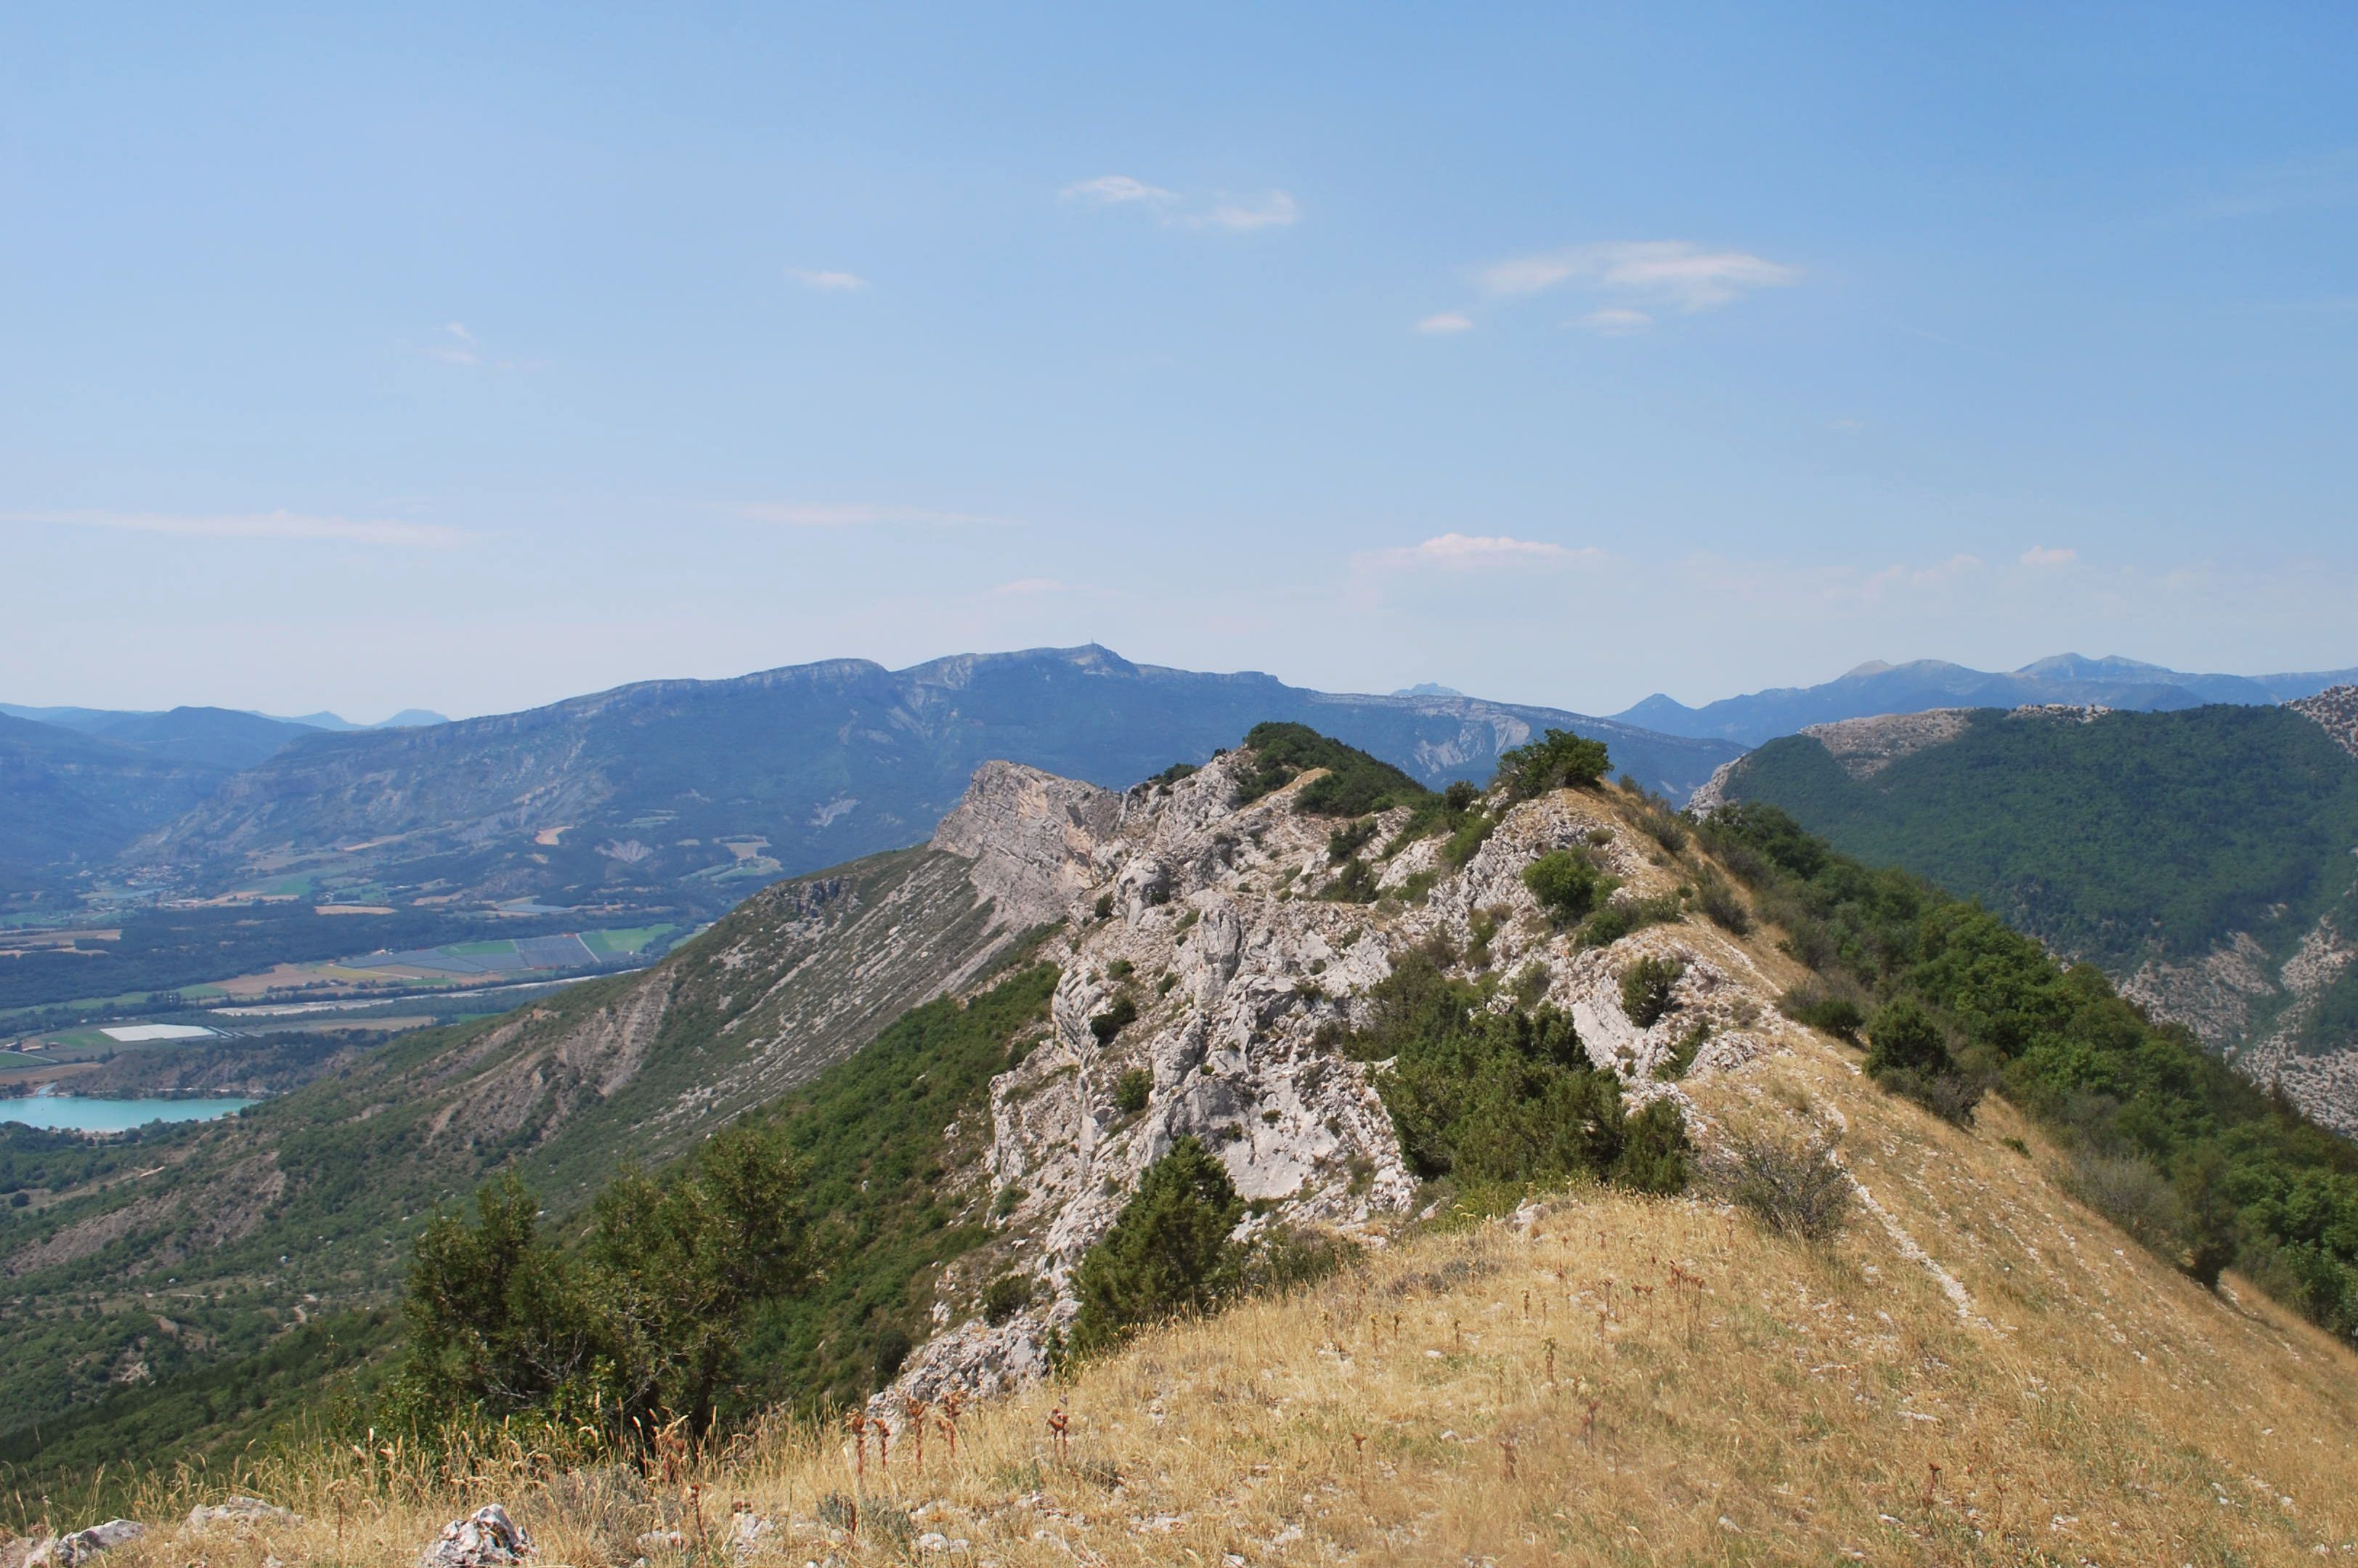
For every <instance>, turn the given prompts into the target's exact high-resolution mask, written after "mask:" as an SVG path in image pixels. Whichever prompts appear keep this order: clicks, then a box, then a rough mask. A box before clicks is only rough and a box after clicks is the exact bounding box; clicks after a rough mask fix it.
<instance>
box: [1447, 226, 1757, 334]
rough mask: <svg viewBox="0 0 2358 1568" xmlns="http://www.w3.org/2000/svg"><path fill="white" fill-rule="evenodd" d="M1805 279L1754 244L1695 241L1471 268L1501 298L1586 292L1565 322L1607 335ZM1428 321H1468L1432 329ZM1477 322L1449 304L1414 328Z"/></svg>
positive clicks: (1579, 251)
mask: <svg viewBox="0 0 2358 1568" xmlns="http://www.w3.org/2000/svg"><path fill="white" fill-rule="evenodd" d="M1473 280H1474V286H1475V287H1476V288H1477V289H1479V290H1480V291H1481V293H1482V294H1483V295H1484V296H1485V297H1487V298H1488V299H1490V300H1491V301H1493V302H1495V303H1498V304H1501V305H1503V304H1507V303H1510V302H1512V301H1515V300H1519V299H1528V298H1530V297H1533V296H1535V295H1541V294H1546V293H1549V292H1551V291H1552V290H1555V289H1570V290H1573V291H1574V292H1576V293H1581V294H1585V295H1587V296H1589V297H1590V298H1591V300H1592V301H1593V302H1594V304H1593V308H1590V309H1587V310H1585V311H1583V312H1582V313H1581V314H1579V315H1577V316H1574V317H1573V318H1572V319H1570V320H1569V321H1567V322H1565V323H1564V324H1565V325H1566V326H1569V327H1577V328H1579V329H1581V330H1583V331H1587V332H1594V333H1595V334H1597V335H1598V336H1600V337H1606V338H1626V337H1630V336H1632V335H1634V334H1636V333H1639V332H1645V331H1650V330H1652V328H1653V326H1654V322H1655V319H1656V318H1657V316H1659V315H1660V313H1662V312H1664V311H1675V312H1677V313H1679V314H1681V315H1693V314H1694V313H1696V312H1698V311H1704V310H1716V309H1718V308H1720V307H1721V306H1724V305H1728V304H1732V303H1733V302H1735V301H1736V300H1737V299H1740V298H1742V297H1744V296H1745V295H1747V294H1748V293H1751V292H1752V291H1753V290H1755V289H1761V288H1782V287H1789V286H1790V285H1792V284H1795V283H1798V282H1800V281H1801V269H1800V268H1799V267H1795V266H1789V265H1785V264H1784V263H1782V262H1773V261H1770V260H1768V258H1767V257H1765V256H1758V255H1755V254H1752V253H1751V252H1749V251H1730V250H1709V249H1706V248H1705V247H1704V246H1702V245H1698V244H1696V243H1693V241H1690V240H1615V241H1611V242H1608V243H1602V244H1589V245H1572V246H1568V247H1567V248H1565V249H1563V250H1558V251H1541V252H1538V253H1535V254H1531V255H1523V256H1509V257H1506V258H1505V259H1504V260H1501V261H1494V262H1488V263H1485V264H1484V265H1480V266H1477V267H1476V268H1474V269H1473ZM1427 322H1455V323H1463V325H1457V326H1444V327H1436V328H1428V327H1427V325H1426V323H1427ZM1473 324H1474V313H1473V312H1472V311H1471V310H1444V311H1442V312H1440V313H1439V314H1437V315H1433V316H1428V317H1426V318H1425V319H1424V321H1420V322H1419V323H1417V330H1419V331H1426V330H1440V331H1463V330H1465V329H1466V327H1470V326H1472V325H1473Z"/></svg>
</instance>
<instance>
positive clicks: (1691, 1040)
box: [1654, 1022, 1711, 1084]
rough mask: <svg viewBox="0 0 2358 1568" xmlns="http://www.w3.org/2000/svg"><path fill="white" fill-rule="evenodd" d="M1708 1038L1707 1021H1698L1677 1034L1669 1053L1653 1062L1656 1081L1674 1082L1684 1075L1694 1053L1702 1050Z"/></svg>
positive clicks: (1692, 1060) (1708, 1028)
mask: <svg viewBox="0 0 2358 1568" xmlns="http://www.w3.org/2000/svg"><path fill="white" fill-rule="evenodd" d="M1710 1038H1711V1025H1710V1024H1709V1023H1704V1022H1698V1023H1696V1024H1694V1025H1693V1027H1691V1028H1689V1029H1688V1030H1687V1032H1686V1033H1684V1034H1682V1035H1680V1036H1679V1038H1678V1043H1677V1044H1674V1045H1672V1046H1671V1054H1669V1055H1667V1056H1665V1057H1663V1058H1662V1059H1661V1060H1660V1061H1659V1062H1657V1063H1655V1064H1654V1077H1655V1079H1656V1081H1658V1082H1660V1083H1665V1084H1674V1083H1677V1082H1678V1081H1679V1080H1680V1079H1681V1078H1683V1077H1685V1076H1687V1073H1688V1071H1689V1069H1691V1068H1693V1065H1694V1059H1695V1056H1696V1054H1698V1053H1699V1052H1701V1051H1702V1050H1703V1048H1704V1043H1705V1042H1707V1041H1708V1040H1710Z"/></svg>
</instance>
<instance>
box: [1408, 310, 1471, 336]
mask: <svg viewBox="0 0 2358 1568" xmlns="http://www.w3.org/2000/svg"><path fill="white" fill-rule="evenodd" d="M1473 325H1474V318H1473V317H1471V316H1468V315H1466V313H1465V312H1464V311H1463V310H1439V311H1435V312H1434V313H1433V314H1432V315H1430V316H1427V317H1426V318H1425V319H1423V320H1422V321H1419V322H1418V323H1417V324H1416V330H1418V331H1420V332H1422V333H1424V334H1425V335H1426V336H1427V337H1433V338H1445V337H1448V336H1449V335H1450V334H1452V333H1454V332H1463V331H1466V330H1470V329H1471V328H1472V327H1473Z"/></svg>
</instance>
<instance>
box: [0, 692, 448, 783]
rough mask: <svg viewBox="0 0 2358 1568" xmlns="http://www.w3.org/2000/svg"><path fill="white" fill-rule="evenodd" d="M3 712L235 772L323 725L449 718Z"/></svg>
mask: <svg viewBox="0 0 2358 1568" xmlns="http://www.w3.org/2000/svg"><path fill="white" fill-rule="evenodd" d="M0 715H5V716H6V717H8V718H11V719H30V720H31V721H32V722H34V723H36V724H48V725H52V726H54V727H56V728H57V729H59V730H72V731H73V732H74V733H75V734H77V735H89V736H92V737H95V738H96V739H98V740H102V741H114V742H116V743H117V744H119V745H124V746H128V747H129V748H131V749H132V750H133V751H135V752H146V753H148V754H149V755H151V756H157V757H163V758H167V759H168V760H170V761H172V762H193V763H196V764H197V765H199V766H200V767H208V768H225V769H228V770H229V771H230V772H232V773H234V772H236V771H237V770H238V769H240V768H250V767H252V766H254V763H256V762H261V761H262V760H263V759H264V758H265V757H267V756H269V755H271V754H272V753H273V752H276V751H277V750H278V749H279V748H280V747H282V746H285V745H286V744H287V742H289V741H293V740H295V739H297V737H299V736H303V735H309V734H315V733H317V732H319V731H321V730H328V731H331V732H335V733H340V734H341V733H350V732H352V731H356V730H406V729H410V728H413V727H415V726H417V725H422V724H447V723H449V719H445V718H443V717H442V716H441V715H440V714H438V713H429V712H427V710H426V709H425V708H404V709H402V711H400V712H399V713H396V714H395V715H394V716H393V717H392V718H390V719H386V720H385V721H384V723H382V724H353V723H351V722H349V721H347V720H345V719H339V718H338V717H336V715H334V714H332V713H308V714H305V715H304V716H303V717H302V718H300V719H277V718H274V717H272V716H271V715H269V714H266V713H250V712H247V711H245V710H244V709H242V708H169V709H165V710H161V711H156V712H144V711H130V710H124V709H117V708H26V707H22V706H20V705H18V704H16V703H12V702H0Z"/></svg>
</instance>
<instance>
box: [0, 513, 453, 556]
mask: <svg viewBox="0 0 2358 1568" xmlns="http://www.w3.org/2000/svg"><path fill="white" fill-rule="evenodd" d="M6 520H7V521H8V522H11V523H49V524H61V525H63V526H67V527H73V528H107V529H114V530H116V531H119V532H122V533H128V534H168V535H177V536H178V537H181V538H187V539H307V540H327V541H341V542H343V543H347V544H356V545H399V546H408V547H412V548H438V547H441V546H449V545H455V544H458V543H459V542H460V540H462V539H464V538H466V537H467V535H465V534H464V533H463V532H461V531H460V530H459V529H457V528H450V527H446V526H444V525H443V524H438V523H398V522H393V521H390V520H387V519H384V518H375V517H323V516H316V515H310V514H304V513H298V512H252V513H243V514H222V515H211V516H200V515H192V514H178V513H164V512H18V513H11V514H7V518H6Z"/></svg>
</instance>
